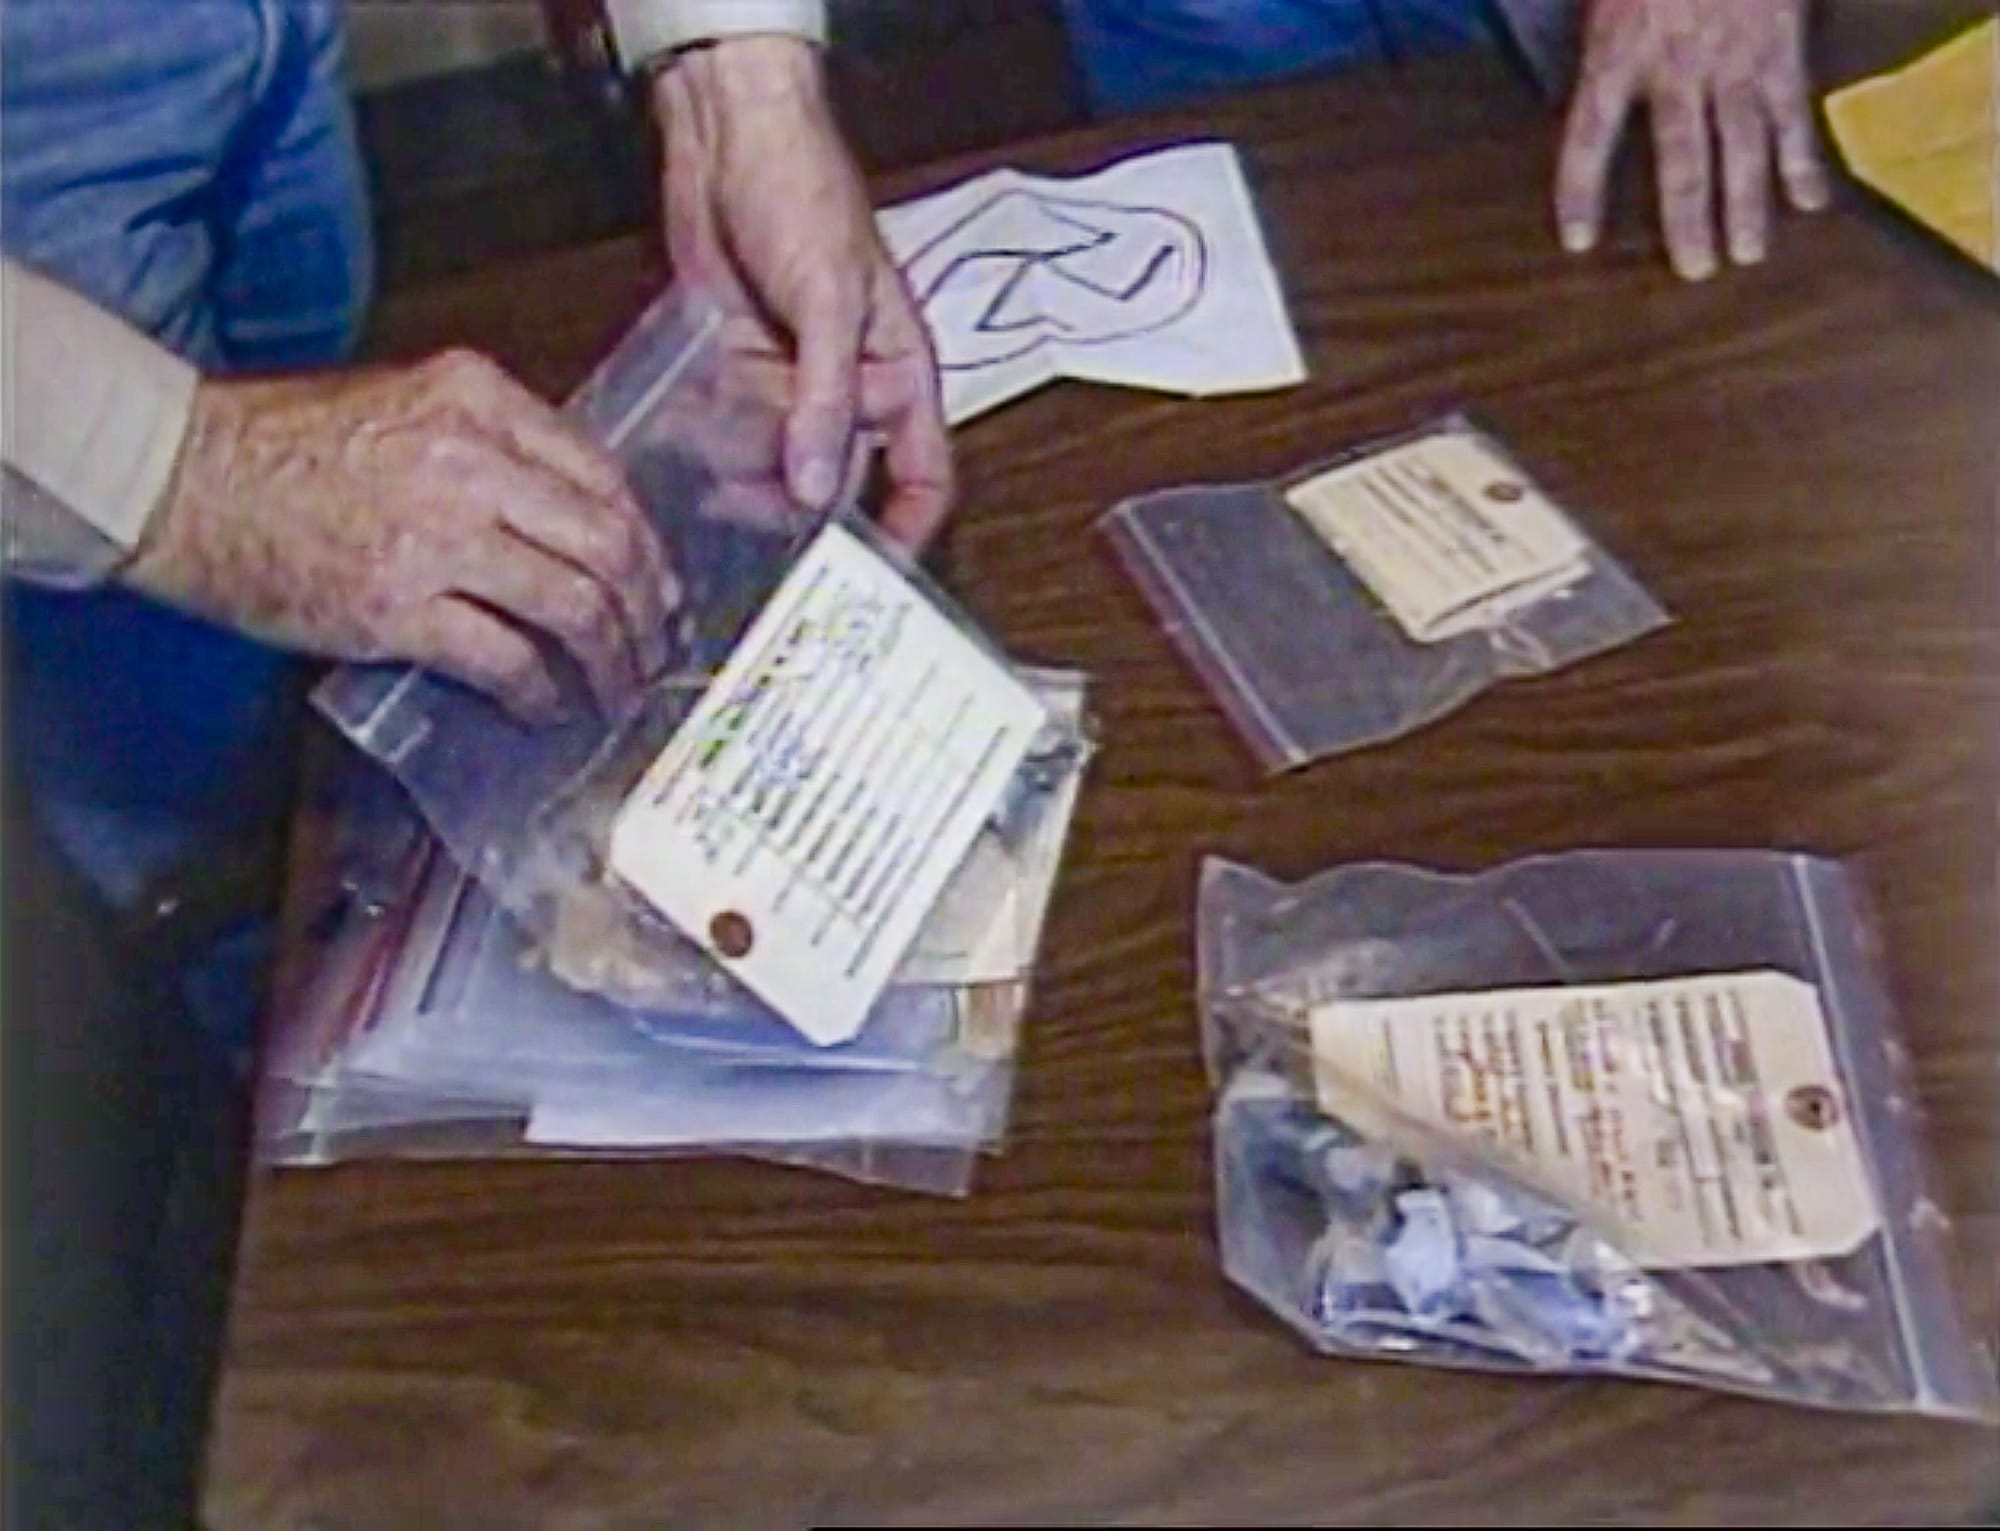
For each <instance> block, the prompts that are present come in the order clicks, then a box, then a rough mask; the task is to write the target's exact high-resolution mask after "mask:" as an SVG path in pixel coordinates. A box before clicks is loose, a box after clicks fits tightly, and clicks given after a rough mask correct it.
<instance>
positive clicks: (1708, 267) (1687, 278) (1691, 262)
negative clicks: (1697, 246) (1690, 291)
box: [1674, 250, 1715, 282]
mask: <svg viewBox="0 0 2000 1531" xmlns="http://www.w3.org/2000/svg"><path fill="white" fill-rule="evenodd" d="M1674 270H1675V271H1676V272H1677V273H1679V275H1680V278H1681V280H1682V281H1684V282H1705V281H1707V280H1708V279H1709V278H1710V277H1712V276H1714V275H1715V256H1714V255H1713V254H1712V253H1710V252H1709V251H1707V250H1704V251H1703V252H1702V253H1701V254H1699V255H1690V256H1683V257H1676V259H1675V261H1674Z"/></svg>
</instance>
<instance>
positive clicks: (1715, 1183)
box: [1312, 972, 1880, 1267]
mask: <svg viewBox="0 0 2000 1531" xmlns="http://www.w3.org/2000/svg"><path fill="white" fill-rule="evenodd" d="M1312 1036H1313V1054H1314V1064H1315V1072H1316V1077H1317V1082H1318V1089H1319V1096H1320V1103H1321V1105H1322V1106H1323V1107H1324V1108H1325V1109H1326V1110H1327V1111H1329V1112H1331V1113H1332V1114H1334V1115H1336V1116H1339V1117H1342V1118H1344V1119H1350V1120H1351V1119H1353V1118H1361V1120H1351V1124H1352V1125H1354V1126H1356V1127H1357V1128H1358V1129H1360V1130H1364V1131H1379V1130H1386V1131H1390V1132H1393V1131H1394V1127H1393V1126H1387V1127H1385V1125H1384V1124H1385V1123H1389V1122H1394V1121H1396V1120H1402V1121H1415V1122H1417V1123H1421V1124H1422V1125H1423V1126H1425V1127H1426V1128H1430V1129H1434V1130H1437V1131H1440V1132H1443V1133H1446V1134H1449V1135H1450V1136H1451V1137H1452V1138H1453V1140H1455V1141H1457V1142H1460V1143H1465V1144H1470V1145H1472V1146H1474V1147H1479V1148H1483V1149H1487V1150H1491V1151H1493V1152H1495V1153H1496V1154H1498V1155H1499V1156H1500V1158H1501V1161H1502V1163H1503V1164H1505V1165H1507V1166H1508V1167H1510V1168H1514V1169H1516V1170H1518V1171H1519V1172H1521V1173H1522V1174H1524V1175H1525V1176H1526V1177H1527V1178H1528V1179H1529V1181H1530V1183H1533V1184H1537V1185H1540V1186H1542V1187H1545V1188H1546V1189H1547V1190H1549V1191H1550V1192H1551V1193H1553V1194H1555V1195H1558V1196H1560V1197H1562V1198H1564V1199H1565V1200H1566V1201H1568V1202H1569V1203H1570V1204H1571V1205H1573V1206H1576V1207H1578V1208H1584V1209H1589V1210H1591V1211H1594V1212H1595V1213H1597V1214H1598V1215H1599V1216H1600V1217H1601V1218H1602V1219H1604V1220H1605V1222H1606V1223H1607V1224H1608V1226H1609V1227H1610V1228H1611V1229H1612V1230H1615V1231H1617V1232H1618V1233H1620V1234H1622V1236H1623V1239H1624V1242H1625V1246H1626V1250H1625V1252H1626V1253H1627V1254H1628V1255H1630V1256H1631V1257H1632V1258H1633V1259H1635V1260H1638V1261H1640V1262H1641V1263H1643V1264H1646V1265H1650V1266H1655V1267H1688V1266H1729V1265H1745V1264H1758V1263H1764V1262H1769V1261H1783V1260H1804V1259H1820V1258H1828V1257H1832V1256H1837V1255H1842V1254H1846V1253H1848V1252H1850V1251H1851V1250H1853V1249H1854V1248H1855V1247H1856V1246H1857V1245H1858V1244H1860V1242H1861V1241H1862V1240H1863V1239H1865V1238H1866V1237H1868V1235H1869V1234H1871V1233H1872V1232H1874V1230H1875V1229H1876V1227H1877V1226H1878V1225H1879V1223H1880V1213H1879V1210H1878V1208H1877V1206H1876V1202H1875V1197H1874V1193H1873V1191H1872V1189H1871V1182H1870V1180H1869V1177H1868V1172H1867V1169H1866V1166H1865V1164H1864V1161H1863V1159H1862V1155H1861V1151H1860V1147H1859V1143H1858V1141H1857V1139H1856V1136H1855V1128H1854V1122H1853V1117H1852V1103H1851V1102H1850V1101H1848V1100H1847V1098H1846V1092H1845V1090H1844V1089H1843V1088H1842V1086H1841V1083H1840V1075H1839V1071H1838V1070H1837V1069H1836V1068H1835V1066H1834V1061H1833V1055H1832V1051H1831V1047H1830V1045H1829V1042H1828V1038H1827V1029H1826V1018H1825V1015H1824V1013H1823V1012H1822V1010H1821V1008H1820V1000H1819V993H1818V991H1817V990H1816V989H1814V988H1813V986H1812V985H1811V984H1808V983H1804V982H1802V981H1801V980H1799V979H1796V978H1793V977H1791V976H1789V975H1788V974H1784V973H1775V972H1752V973H1736V974H1723V975H1711V976H1703V977H1696V978H1683V979H1667V980H1661V981H1655V982H1644V983H1625V984H1606V985H1599V986H1594V987H1565V988H1541V989H1502V990H1494V991H1491V992H1488V993H1472V994H1437V995H1427V996H1425V997H1423V998H1420V999H1391V1000H1336V1001H1332V1002H1330V1003H1327V1004H1324V1005H1320V1006H1318V1007H1316V1008H1315V1010H1314V1012H1313V1016H1312ZM1369 1118H1375V1119H1374V1120H1372V1121H1371V1120H1369Z"/></svg>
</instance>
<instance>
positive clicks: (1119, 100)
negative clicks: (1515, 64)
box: [1063, 0, 1491, 113]
mask: <svg viewBox="0 0 2000 1531" xmlns="http://www.w3.org/2000/svg"><path fill="white" fill-rule="evenodd" d="M1063 3H1064V7H1065V11H1066V13H1067V16H1068V19H1069V26H1070V38H1071V42H1072V45H1073V47H1074V49H1075V52H1076V57H1077V63H1078V65H1079V66H1080V68H1081V69H1082V71H1083V76H1084V83H1085V86H1086V88H1087V89H1088V91H1089V94H1090V99H1091V104H1092V105H1093V106H1094V107H1095V108H1096V109H1097V110H1098V111H1100V112H1106V113H1110V112H1124V111H1136V110H1141V109H1144V108H1147V107H1157V106H1167V105H1171V104H1174V103H1176V102H1180V101H1184V100H1188V99H1191V98H1193V97H1195V96H1198V95H1201V94H1204V93H1206V92H1209V91H1213V90H1218V89H1222V88H1225V87H1228V86H1232V85H1240V84H1245V83H1248V82H1250V81H1253V80H1267V79H1275V78H1280V77H1283V76H1285V75H1292V74H1303V73H1307V72H1309V71H1312V70H1318V69H1325V68H1329V67H1331V66H1334V65H1338V64H1344V63H1351V62H1359V61H1363V60H1370V59H1382V58H1393V57H1402V56H1409V55H1414V54H1418V53H1426V52H1436V51H1440V50H1442V49H1446V48H1452V47H1461V46H1464V45H1465V44H1467V43H1469V42H1475V41H1481V40H1485V39H1486V38H1487V37H1489V36H1490V30H1491V23H1490V20H1489V15H1490V6H1489V4H1488V3H1487V0H1063Z"/></svg>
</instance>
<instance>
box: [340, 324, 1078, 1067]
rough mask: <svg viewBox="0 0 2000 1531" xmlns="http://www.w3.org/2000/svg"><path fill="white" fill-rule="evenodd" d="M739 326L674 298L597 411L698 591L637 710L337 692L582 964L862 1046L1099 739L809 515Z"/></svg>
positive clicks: (453, 837)
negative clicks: (913, 969)
mask: <svg viewBox="0 0 2000 1531" xmlns="http://www.w3.org/2000/svg"><path fill="white" fill-rule="evenodd" d="M719 330H720V320H719V319H718V318H717V317H716V316H715V315H714V314H713V313H712V312H711V311H710V310H708V309H706V308H705V307H703V306H701V305H699V304H698V303H695V302H693V301H689V300H684V299H681V298H679V297H677V296H674V295H672V294H670V295H669V296H668V297H666V298H664V299H662V300H661V302H660V303H659V304H657V305H656V306H655V307H654V309H653V310H651V311H650V312H649V313H648V314H647V315H646V316H645V317H643V318H642V319H641V320H640V321H639V323H638V324H637V325H636V326H635V327H634V329H633V330H632V332H631V333H630V334H629V335H628V336H627V338H626V339H625V341H623V342H622V343H621V344H620V346H619V347H618V349H617V350H616V351H615V352H614V354H613V355H612V357H611V358H610V359H609V360H608V361H607V362H606V363H605V365H604V366H603V367H602V368H601V369H600V370H599V372H598V373H597V374H596V375H595V376H593V378H592V379H591V380H590V381H589V382H587V383H586V384H585V385H584V386H583V388H582V389H581V390H579V392H578V394H577V395H576V397H575V399H574V400H573V401H572V404H571V411H572V413H573V415H574V416H575V417H576V418H577V419H578V420H579V421H580V422H581V423H582V424H583V425H584V426H585V428H586V429H588V430H590V431H592V432H593V433H594V434H596V436H597V437H598V438H599V439H600V440H601V441H603V442H604V443H605V444H606V445H607V447H608V448H609V449H610V450H611V451H612V452H613V454H614V455H616V456H617V457H618V458H619V459H620V461H621V462H622V463H624V465H625V467H626V469H627V472H628V476H629V478H630V480H631V482H632V484H633V487H634V489H635V491H636V492H637V494H638V496H639V498H640V501H641V502H642V503H643V504H644V505H646V506H647V507H648V509H649V510H650V511H651V512H652V513H653V514H654V516H655V517H656V521H657V524H658V525H659V527H660V529H661V532H662V534H663V536H664V538H665V540H666V542H667V545H668V548H669V552H670V555H671V557H672V559H673V561H674V566H675V569H676V571H677V573H678V574H679V576H680V579H681V583H682V586H683V590H684V600H683V604H682V607H681V610H680V611H679V612H678V613H677V614H676V616H675V618H674V619H673V621H674V631H673V633H672V634H671V635H670V636H671V639H672V641H671V644H670V648H671V650H672V652H673V660H672V662H671V663H670V665H669V667H668V671H667V673H665V674H664V675H662V676H661V677H659V678H658V679H657V680H656V681H655V682H654V683H653V684H652V685H651V686H649V687H648V688H647V691H646V694H645V696H644V698H643V700H642V702H641V704H640V706H639V708H638V710H637V711H636V712H635V714H634V715H632V716H629V717H625V718H618V719H603V718H600V717H598V716H597V715H596V714H595V713H594V711H593V710H592V709H591V708H590V707H589V706H588V705H587V704H585V703H582V702H580V701H579V703H578V704H577V705H576V706H574V707H573V708H572V709H571V711H572V716H573V721H571V722H569V723H566V724H562V725H558V726H556V727H554V728H543V729H533V728H528V727H525V726H523V725H521V724H518V723H516V722H515V721H514V720H513V719H512V718H511V717H510V716H509V715H508V714H507V713H506V712H505V711H504V709H502V708H501V707H499V706H498V705H497V704H495V703H492V702H489V701H488V700H486V699H485V698H483V697H480V696H478V695H476V694H474V693H473V692H471V691H469V690H467V689H465V688H463V687H460V686H458V685H455V684H454V683H452V682H450V681H447V680H444V679H442V678H440V677H436V676H432V675H427V674H423V673H419V672H417V671H415V670H412V669H409V668H391V669H384V668H381V667H352V666H350V667H346V668H344V669H342V670H339V671H337V672H336V673H335V674H334V675H333V676H332V677H330V678H329V680H328V681H327V682H326V683H325V685H324V686H323V687H322V688H321V690H320V692H319V695H318V701H319V704H320V706H321V708H322V710H323V711H324V712H325V713H326V714H327V716H328V717H329V718H331V719H332V720H333V721H334V722H335V724H336V725H337V726H338V727H340V728H341V730H342V731H343V732H344V733H345V734H346V735H347V737H348V738H349V739H351V740H352V741H353V742H354V743H356V744H357V745H358V746H359V747H361V748H362V749H363V750H364V751H366V752H368V753H369V754H371V755H373V756H375V757H376V758H377V759H378V760H380V761H381V762H383V763H384V764H385V765H386V766H387V767H388V768H389V770H390V771H391V772H393V773H394V774H395V775H396V776H397V777H398V779H399V780H400V781H401V782H402V783H403V785H404V786H405V788H406V789H407V790H408V791H409V792H410V794H411V796H412V797H413V798H414V799H415V801H416V802H417V804H418V805H419V807H420V808H421V809H422V811H423V813H424V816H425V818H426V819H427V820H428V821H429V823H430V825H431V827H432V829H433V830H434V831H435V833H436V834H437V836H438V838H439V840H440V841H441V842H442V843H443V844H444V846H445V848H446V849H447V850H448V851H449V852H450V853H451V854H452V856H453V857H454V859H455V860H457V861H458V862H459V864H460V865H462V866H464V867H465V868H466V869H467V870H468V871H469V872H471V873H472V874H473V875H474V876H475V877H477V878H478V879H479V880H480V882H481V883H482V884H483V885H484V886H485V887H486V888H487V889H488V890H489V891H490V892H491V893H492V894H493V896H494V897H495V899H496V900H497V901H498V902H499V903H500V905H501V906H502V907H503V908H505V909H506V910H507V911H508V912H509V913H510V914H511V915H513V916H514V917H515V918H516V919H517V920H519V921H520V922H521V923H522V924H523V925H524V926H525V927H526V928H527V929H528V930H529V931H530V933H531V934H532V935H533V936H534V937H535V938H536V939H537V941H538V942H539V945H540V950H541V951H542V953H543V955H544V958H545V960H546V962H547V963H548V965H549V967H550V968H551V970H552V971H554V972H555V973H556V974H557V975H558V976H559V977H560V978H562V979H563V981H564V982H566V983H568V984H569V985H570V986H572V987H575V988H580V989H584V990H586V991H588V992H592V993H598V994H603V995H606V996H607V997H609V998H611V999H613V1000H615V1001H617V1002H619V1003H621V1004H625V1005H629V1006H633V1007H639V1008H647V1009H661V1008H678V1009H682V1010H685V1009H689V1008H691V1007H696V1006H700V1005H704V1004H707V1005H711V1006H714V1007H717V1008H718V1009H720V1010H723V1011H728V1010H731V1009H733V1008H735V1007H736V1005H737V999H736V990H737V988H738V987H739V986H747V987H749V988H750V989H752V990H753V991H755V992H757V993H758V994H759V996H760V997H761V998H763V999H765V1000H766V1001H767V1002H769V1003H770V1004H771V1005H772V1006H773V1008H775V1009H776V1010H778V1011H779V1012H780V1013H781V1014H783V1016H784V1018H785V1019H786V1021H788V1022H789V1023H790V1024H792V1025H793V1026H795V1027H797V1028H798V1029H800V1030H801V1031H802V1032H804V1033H805V1034H806V1035H808V1036H809V1037H811V1038H812V1040H813V1041H815V1042H817V1043H820V1044H822V1045H834V1044H837V1043H840V1042H843V1041H845V1040H847V1039H849V1038H851V1037H852V1036H853V1035H854V1034H855V1032H856V1031H857V1030H858V1029H859V1028H860V1026H861V1025H862V1024H863V1023H864V1021H865V1017H866V1014H867V1012H868V1010H869V1008H870V1006H871V1005H872V1002H873V999H874V998H876V997H878V996H879V994H880V992H881V990H882V989H883V988H884V987H885V986H886V984H887V983H888V981H889V980H890V978H891V977H892V976H893V973H894V969H895V966H896V964H897V962H898V961H900V959H901V957H902V956H903V955H904V954H905V952H906V951H907V948H908V945H909V943H910V942H911V941H912V940H913V939H914V937H915V935H916V932H917V930H918V929H919V928H920V927H921V924H922V919H923V916H924V915H925V914H926V913H927V912H928V906H929V904H930V903H931V902H933V901H934V900H935V899H936V898H938V897H939V896H941V894H942V891H943V885H944V884H945V883H946V882H947V881H948V879H949V877H950V875H951V873H952V871H953V870H954V869H955V867H956V865H957V864H958V862H959V861H961V860H962V859H964V857H965V856H966V855H968V854H970V853H971V852H972V850H973V848H974V845H975V842H976V841H977V839H978V837H979V834H980V831H981V829H982V827H984V826H986V825H989V824H992V823H995V822H1003V823H1004V820H1005V818H1006V816H1007V814H1008V812H1009V810H1010V807H1011V805H1013V804H1015V803H1017V802H1018V800H1019V798H1020V797H1021V795H1022V781H1023V779H1025V780H1027V781H1029V782H1031V783H1038V784H1040V785H1041V787H1042V788H1043V789H1046V787H1047V785H1048V784H1049V783H1050V782H1054V781H1059V780H1060V779H1061V778H1062V777H1063V776H1064V774H1065V773H1067V772H1070V771H1073V770H1076V769H1080V767H1081V763H1082V759H1083V756H1084V755H1085V754H1086V753H1087V750H1086V746H1085V741H1084V737H1083V734H1082V731H1081V730H1080V728H1077V727H1074V726H1070V725H1067V724H1065V723H1064V722H1062V721H1061V720H1059V719H1057V718H1054V717H1052V716H1051V715H1050V713H1049V711H1048V710H1047V708H1046V707H1045V706H1044V705H1043V704H1042V702H1041V700H1040V699H1039V698H1038V697H1037V696H1036V695H1035V693H1034V691H1033V689H1032V687H1031V686H1030V685H1029V683H1028V681H1027V679H1026V678H1025V677H1024V676H1022V675H1020V674H1019V673H1018V672H1016V671H1015V670H1014V668H1013V667H1012V666H1011V665H1009V664H1007V663H1006V661H1005V660H1004V659H1003V658H1002V657H1001V656H1000V655H999V654H998V653H997V651H995V650H994V649H993V648H992V647H991V645H990V644H989V643H987V641H986V640H985V639H984V637H983V636H982V635H980V634H979V633H978V632H977V631H976V629H975V628H974V627H973V626H972V624H971V623H970V622H969V621H968V620H967V619H966V618H965V617H964V616H963V615H962V614H961V613H960V612H958V610H957V609H956V607H955V606H953V605H952V603H951V602H950V601H949V600H948V599H947V598H946V597H945V596H944V595H943V594H942V592H940V591H938V590H937V589H936V588H935V587H934V586H933V585H931V584H930V583H929V582H928V581H927V580H926V579H925V577H924V576H923V575H922V573H921V572H920V571H918V570H916V569H914V568H913V567H911V566H910V564H909V561H908V559H907V557H906V556H905V555H903V554H902V553H901V552H900V550H898V549H895V548H892V547H889V546H888V545H886V544H885V543H884V542H883V541H882V540H881V539H880V538H878V537H877V536H876V534H875V533H874V531H873V529H872V527H870V526H869V525H868V524H867V523H866V522H865V521H863V520H861V519H860V518H859V517H856V516H853V515H849V514H845V513H841V514H837V515H835V516H833V517H831V518H825V519H822V520H819V521H817V522H816V523H814V524H812V525H810V526H803V525H802V523H801V520H800V518H799V517H797V516H796V514H793V513H791V512H790V509H789V503H788V501H786V499H785V498H784V491H783V488H782V474H781V472H780V468H779V463H780V460H781V453H780V442H781V437H782V412H781V409H780V408H779V406H778V404H777V402H776V399H775V394H774V392H773V390H772V389H771V388H770V386H769V385H768V375H767V374H766V373H760V372H759V371H758V370H757V369H756V368H755V367H754V366H752V365H750V364H749V363H748V362H746V360H745V359H744V358H743V357H741V356H737V355H733V354H731V353H730V352H729V351H728V350H727V348H726V347H724V346H723V345H721V344H720V343H719V340H718V332H719ZM711 691H715V692H716V693H717V694H716V695H713V696H711V695H710V694H709V693H710V692H711ZM724 692H726V693H727V694H726V695H725V694H722V693H724ZM683 725H686V727H687V729H688V732H687V733H686V734H685V735H684V734H683ZM843 752H845V753H844V754H843ZM877 757H879V758H877ZM829 825H830V826H831V829H830V830H829V829H828V827H827V826H829ZM743 898H753V899H757V900H761V907H760V908H758V909H757V910H756V911H755V913H756V914H757V919H756V920H755V922H754V923H753V920H752V918H751V916H750V915H749V914H746V913H745V910H746V909H750V908H751V906H750V905H742V904H739V903H736V902H734V901H735V900H740V899H743ZM788 902H789V907H788V908H787V907H786V906H787V903H788ZM711 905H713V907H712V908H711V907H710V906H711ZM691 954H693V956H695V957H697V958H700V959H702V960H690V955H691Z"/></svg>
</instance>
